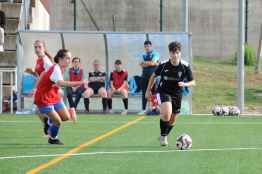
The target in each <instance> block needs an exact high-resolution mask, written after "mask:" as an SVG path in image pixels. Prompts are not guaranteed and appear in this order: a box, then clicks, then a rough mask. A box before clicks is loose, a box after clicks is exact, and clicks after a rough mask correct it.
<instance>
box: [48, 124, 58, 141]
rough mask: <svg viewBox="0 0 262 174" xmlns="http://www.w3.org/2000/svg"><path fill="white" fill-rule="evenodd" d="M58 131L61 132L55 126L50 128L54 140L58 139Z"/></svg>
mask: <svg viewBox="0 0 262 174" xmlns="http://www.w3.org/2000/svg"><path fill="white" fill-rule="evenodd" d="M58 131H59V127H57V126H55V125H52V126H51V127H50V128H49V132H50V136H51V138H52V139H55V138H56V137H57V134H58Z"/></svg>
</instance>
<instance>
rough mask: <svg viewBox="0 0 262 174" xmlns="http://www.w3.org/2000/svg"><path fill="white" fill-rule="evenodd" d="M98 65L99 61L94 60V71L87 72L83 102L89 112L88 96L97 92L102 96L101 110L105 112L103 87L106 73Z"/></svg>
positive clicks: (105, 102) (105, 101) (104, 90)
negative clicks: (86, 86) (86, 84)
mask: <svg viewBox="0 0 262 174" xmlns="http://www.w3.org/2000/svg"><path fill="white" fill-rule="evenodd" d="M100 66H101V65H100V63H99V61H98V60H94V62H93V67H94V72H89V74H88V88H87V89H86V91H85V98H84V104H85V108H86V111H87V112H89V97H91V96H92V95H94V94H98V95H99V96H100V97H102V105H103V112H106V109H107V92H106V88H105V83H106V73H105V72H102V71H100Z"/></svg>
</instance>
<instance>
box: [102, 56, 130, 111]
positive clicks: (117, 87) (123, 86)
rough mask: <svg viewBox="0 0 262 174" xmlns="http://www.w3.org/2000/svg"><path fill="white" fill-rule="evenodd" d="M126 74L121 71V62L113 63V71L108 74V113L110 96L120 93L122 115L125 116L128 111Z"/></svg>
mask: <svg viewBox="0 0 262 174" xmlns="http://www.w3.org/2000/svg"><path fill="white" fill-rule="evenodd" d="M127 77H128V72H127V71H126V70H124V69H123V66H122V62H121V60H116V61H115V70H113V72H111V74H110V88H109V90H108V93H107V95H108V109H109V113H113V112H112V96H113V94H114V93H120V94H122V96H123V99H122V100H123V103H124V110H123V111H122V113H121V114H122V115H126V114H127V110H128V83H127Z"/></svg>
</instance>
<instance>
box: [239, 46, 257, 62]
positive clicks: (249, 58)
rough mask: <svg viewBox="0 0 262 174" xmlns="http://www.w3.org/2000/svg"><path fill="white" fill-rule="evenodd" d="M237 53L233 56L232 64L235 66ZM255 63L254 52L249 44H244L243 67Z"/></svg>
mask: <svg viewBox="0 0 262 174" xmlns="http://www.w3.org/2000/svg"><path fill="white" fill-rule="evenodd" d="M237 58H238V57H237V53H235V56H234V63H235V64H237ZM255 63H256V52H255V50H254V49H253V47H252V46H251V45H249V44H245V65H247V66H252V65H255Z"/></svg>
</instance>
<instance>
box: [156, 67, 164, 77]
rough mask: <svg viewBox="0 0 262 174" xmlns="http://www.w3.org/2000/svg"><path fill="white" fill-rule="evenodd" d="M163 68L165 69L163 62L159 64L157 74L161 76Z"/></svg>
mask: <svg viewBox="0 0 262 174" xmlns="http://www.w3.org/2000/svg"><path fill="white" fill-rule="evenodd" d="M162 69H163V64H160V65H158V66H157V68H156V70H155V75H156V76H159V75H160V74H161V71H162Z"/></svg>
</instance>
